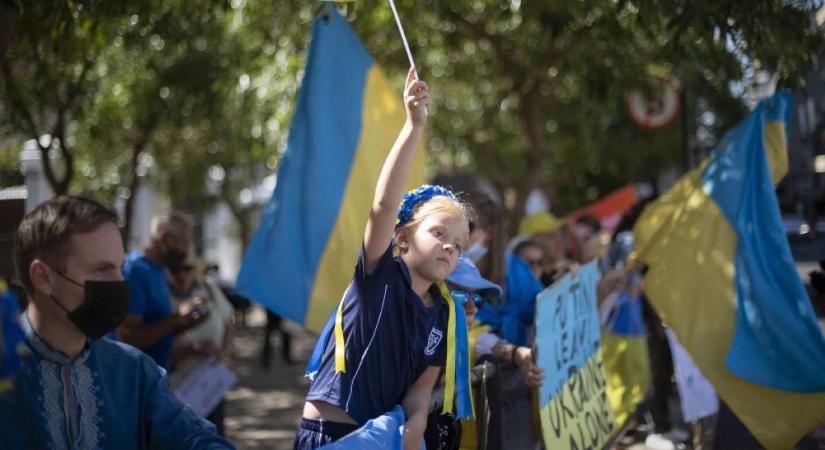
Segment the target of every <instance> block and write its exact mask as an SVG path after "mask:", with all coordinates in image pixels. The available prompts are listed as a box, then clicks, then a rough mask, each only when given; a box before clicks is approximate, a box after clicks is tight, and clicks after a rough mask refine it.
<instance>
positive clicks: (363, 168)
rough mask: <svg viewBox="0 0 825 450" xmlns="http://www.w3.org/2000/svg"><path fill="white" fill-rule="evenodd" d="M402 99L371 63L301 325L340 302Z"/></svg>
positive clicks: (318, 320)
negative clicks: (350, 154)
mask: <svg viewBox="0 0 825 450" xmlns="http://www.w3.org/2000/svg"><path fill="white" fill-rule="evenodd" d="M400 98H401V92H400V91H396V90H395V89H393V88H392V86H391V85H390V83H389V81H388V80H387V78H386V77H385V76H384V74H383V72H382V71H381V69H380V68H379V67H378V66H376V65H373V66H372V67H371V68H370V69H369V73H368V75H367V85H366V87H365V88H364V107H363V112H362V124H361V135H360V137H359V141H358V148H357V150H356V152H355V156H354V159H353V162H352V166H351V168H350V174H349V179H348V180H347V185H346V190H345V192H344V196H343V197H342V201H341V210H340V212H339V213H338V218H337V220H336V222H335V226H334V228H333V231H332V233H331V235H330V238H329V241H328V242H327V247H326V249H325V250H324V254H323V256H322V257H321V262H320V265H319V266H318V271H317V274H316V277H315V283H314V285H313V288H312V295H311V296H310V303H309V309H308V311H307V317H306V322H305V325H306V327H307V328H309V329H310V330H312V331H314V332H316V333H319V332H320V331H321V330H322V329H323V328H324V324H325V323H326V321H327V319H328V318H329V313H330V311H332V310H333V308H335V307H336V305H337V304H338V303H339V301H340V300H341V297H342V295H343V293H344V291H345V290H346V288H347V285H348V284H349V282H350V280H351V279H352V274H353V270H354V267H355V261H357V259H358V254H359V252H360V250H361V243H362V241H363V240H364V229H365V228H366V226H367V218H368V217H369V212H370V207H371V206H372V199H373V194H374V193H375V185H376V183H377V181H378V174H379V173H380V172H381V166H382V165H383V164H384V159H386V157H387V154H388V153H389V151H390V148H391V147H392V144H393V142H395V138H396V137H397V136H398V132H399V131H400V130H401V127H402V126H403V125H404V120H406V115H405V112H404V108H403V105H402V103H401V100H400ZM424 141H426V140H425V139H422V143H421V144H420V147H419V148H418V149H417V150H416V154H415V157H414V159H413V165H412V169H411V171H410V177H409V180H408V182H407V186H408V188H410V189H411V188H412V187H415V186H418V185H420V184H423V183H424V161H425V154H424V152H425V149H424V147H425V146H426V144H425V143H424ZM387 244H388V245H389V242H388V243H387ZM285 263H288V262H285ZM337 339H338V337H337V336H336V341H337Z"/></svg>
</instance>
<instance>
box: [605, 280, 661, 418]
mask: <svg viewBox="0 0 825 450" xmlns="http://www.w3.org/2000/svg"><path fill="white" fill-rule="evenodd" d="M611 296H615V297H614V298H615V303H614V306H613V308H612V311H611V312H610V314H608V315H607V318H606V321H605V323H604V324H603V328H602V361H603V364H604V374H605V380H606V381H607V398H608V400H610V406H611V407H612V408H613V414H614V416H615V417H616V424H617V427H616V428H617V429H618V428H621V426H622V425H624V423H625V421H626V420H627V419H628V418H630V417H631V415H632V414H633V413H634V412H635V411H636V409H637V408H638V406H639V404H640V403H641V402H642V401H644V399H645V397H646V396H647V393H648V389H649V388H650V357H649V356H648V348H647V333H646V330H645V324H644V319H643V318H642V299H641V297H640V296H639V295H637V294H632V293H630V292H619V293H614V294H611ZM607 301H608V300H605V302H607Z"/></svg>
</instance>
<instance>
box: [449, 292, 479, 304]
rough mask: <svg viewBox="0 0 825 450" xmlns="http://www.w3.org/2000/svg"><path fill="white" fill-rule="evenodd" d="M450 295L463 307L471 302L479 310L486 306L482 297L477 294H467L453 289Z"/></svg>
mask: <svg viewBox="0 0 825 450" xmlns="http://www.w3.org/2000/svg"><path fill="white" fill-rule="evenodd" d="M450 295H451V296H452V297H453V298H454V299H456V300H458V301H459V302H461V306H464V305H466V304H467V302H469V301H470V300H472V301H473V303H475V304H476V307H477V308H481V305H482V304H484V299H483V298H481V295H480V294H479V293H477V292H467V291H465V290H463V289H452V290H450Z"/></svg>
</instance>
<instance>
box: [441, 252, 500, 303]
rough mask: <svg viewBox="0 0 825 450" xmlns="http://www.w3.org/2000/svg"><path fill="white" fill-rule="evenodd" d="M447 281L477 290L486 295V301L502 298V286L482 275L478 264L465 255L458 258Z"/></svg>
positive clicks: (483, 295)
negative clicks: (477, 266)
mask: <svg viewBox="0 0 825 450" xmlns="http://www.w3.org/2000/svg"><path fill="white" fill-rule="evenodd" d="M447 281H449V282H450V283H453V284H455V285H458V286H461V287H464V288H468V289H473V290H475V291H476V292H478V293H479V294H481V296H482V297H484V300H485V301H496V300H498V299H499V298H501V293H502V291H501V286H499V285H497V284H495V283H493V282H492V281H490V280H488V279H486V278H484V277H482V276H481V274H480V273H479V272H478V269H477V268H476V265H475V264H473V262H472V261H471V260H470V258H466V257H464V256H461V257H459V258H458V264H456V266H455V270H453V273H451V274H450V276H448V277H447Z"/></svg>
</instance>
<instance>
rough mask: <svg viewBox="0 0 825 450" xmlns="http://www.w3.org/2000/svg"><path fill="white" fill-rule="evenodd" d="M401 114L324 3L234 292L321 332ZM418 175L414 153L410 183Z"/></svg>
mask: <svg viewBox="0 0 825 450" xmlns="http://www.w3.org/2000/svg"><path fill="white" fill-rule="evenodd" d="M405 117H406V116H405V113H404V107H403V104H402V103H401V91H400V90H396V89H394V88H393V87H392V86H391V85H390V83H389V82H388V81H387V78H386V77H385V76H384V74H383V72H382V71H381V69H380V68H379V67H378V66H377V65H376V64H375V61H373V59H372V58H371V57H370V55H369V54H368V53H367V51H366V49H365V48H364V46H363V45H362V44H361V42H360V41H359V39H358V36H356V35H355V33H354V32H353V30H352V29H351V28H350V26H349V24H348V23H347V22H346V20H344V19H343V18H342V17H341V16H340V15H339V14H338V13H337V11H336V10H335V8H333V7H330V6H327V7H326V8H325V13H324V15H323V16H322V17H319V18H318V19H316V20H315V23H314V25H313V31H312V43H311V45H310V50H309V55H308V57H307V64H306V68H305V73H304V79H303V83H302V86H301V90H300V92H299V94H298V103H297V106H296V110H295V116H294V117H293V120H292V127H291V129H290V132H289V139H288V141H287V149H286V152H285V153H284V155H283V159H282V161H281V167H280V170H279V171H278V178H277V179H278V182H277V184H276V186H275V191H274V193H273V195H272V198H271V200H270V201H269V204H268V205H267V207H266V209H265V210H264V212H263V214H262V216H261V220H260V223H259V225H258V229H257V231H256V232H255V235H254V236H253V238H252V242H251V244H250V246H249V248H248V249H247V250H246V254H245V255H244V259H243V263H242V265H241V270H240V273H239V274H238V282H237V291H238V293H240V294H241V295H244V296H247V297H249V298H252V299H254V300H256V301H258V302H260V303H262V304H263V305H265V306H266V307H268V308H269V309H271V310H272V311H274V312H276V313H278V314H280V315H282V316H284V317H286V318H288V319H291V320H294V321H296V322H298V323H301V324H303V325H304V326H306V327H307V328H309V329H311V330H313V331H316V332H319V331H321V329H322V328H323V326H324V323H325V322H326V321H327V319H328V318H329V314H330V312H331V311H333V310H334V309H335V306H336V305H337V303H338V301H339V300H340V298H341V295H342V294H343V292H344V290H345V289H346V287H347V285H348V284H349V282H350V279H351V278H352V274H353V271H354V267H355V262H356V260H357V259H358V253H359V250H360V248H361V243H362V241H363V237H364V229H365V227H366V223H367V217H368V216H369V211H370V207H371V205H372V199H373V194H374V192H375V184H376V181H377V180H378V174H379V172H380V170H381V166H382V165H383V163H384V159H385V158H386V156H387V154H388V153H389V150H390V147H392V144H393V142H394V141H395V138H396V136H397V134H398V132H399V130H400V129H401V127H402V125H403V123H404V120H405ZM423 178H424V151H423V149H419V150H418V151H417V152H416V156H415V160H414V163H413V168H412V171H411V175H410V183H409V185H410V186H416V185H419V184H421V183H422V182H423Z"/></svg>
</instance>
